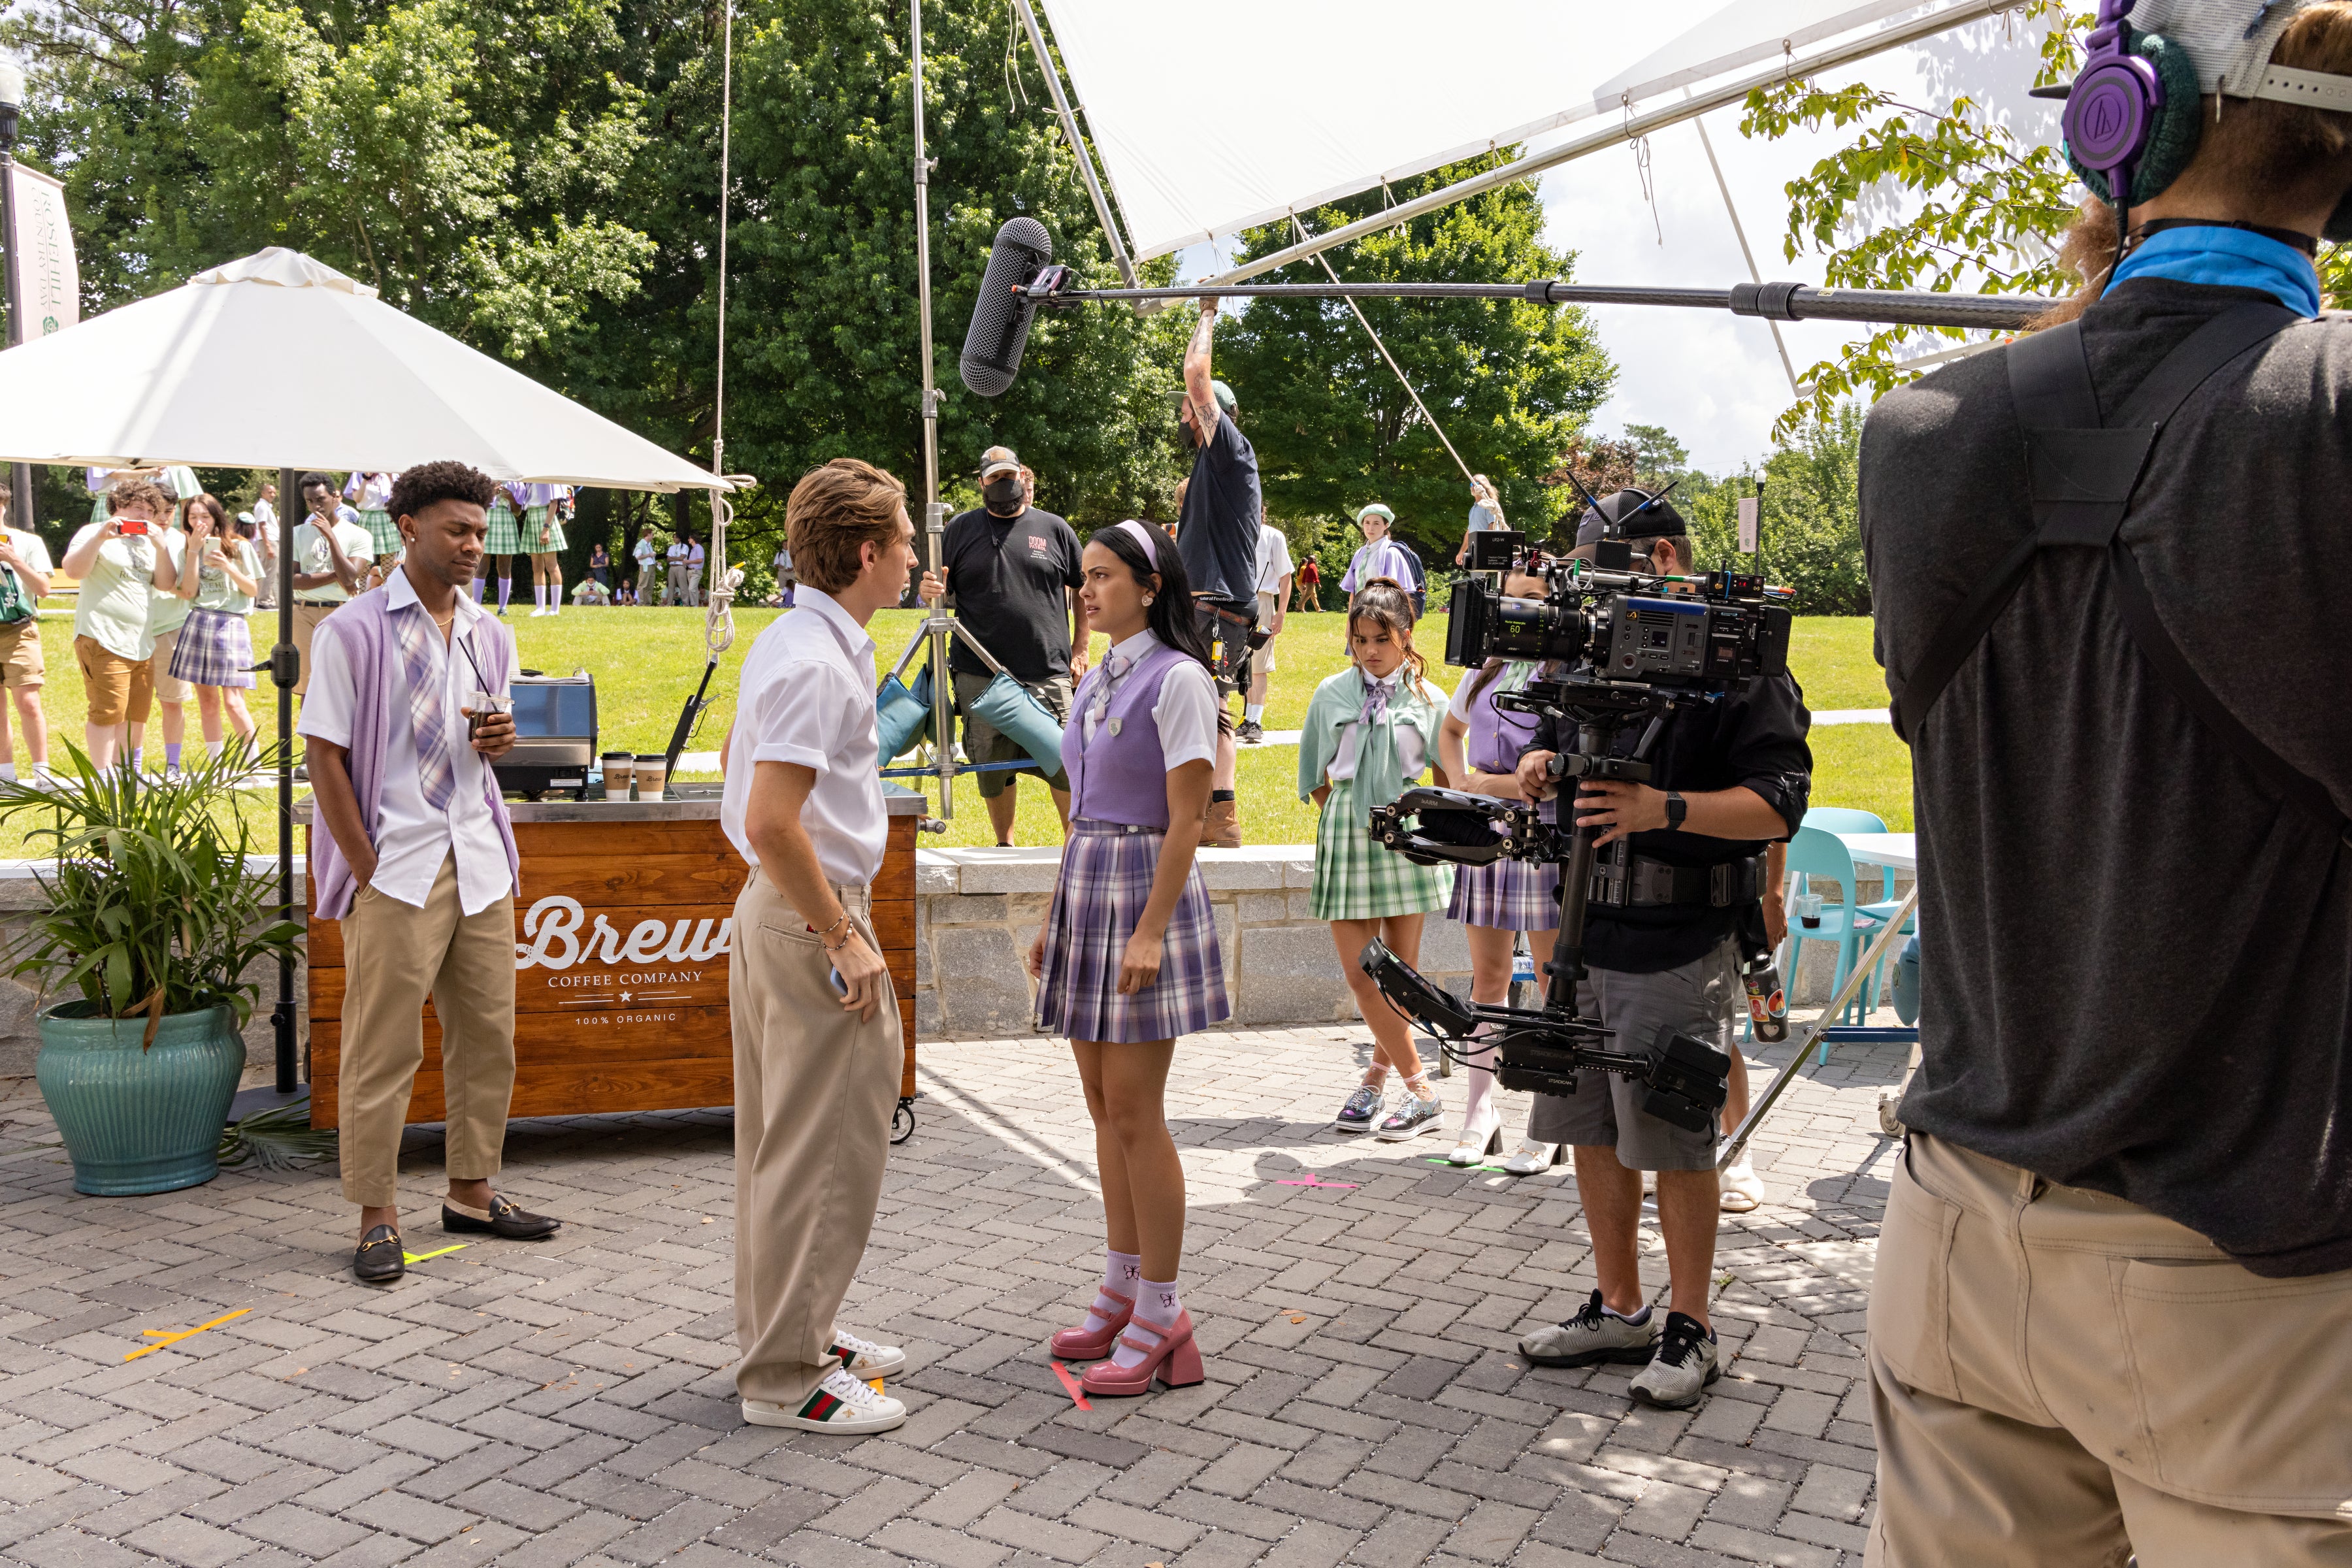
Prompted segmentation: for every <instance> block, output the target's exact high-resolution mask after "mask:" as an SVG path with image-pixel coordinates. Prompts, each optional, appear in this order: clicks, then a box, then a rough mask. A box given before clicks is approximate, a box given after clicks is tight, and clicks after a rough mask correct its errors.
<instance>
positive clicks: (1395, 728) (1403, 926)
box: [1298, 577, 1454, 1142]
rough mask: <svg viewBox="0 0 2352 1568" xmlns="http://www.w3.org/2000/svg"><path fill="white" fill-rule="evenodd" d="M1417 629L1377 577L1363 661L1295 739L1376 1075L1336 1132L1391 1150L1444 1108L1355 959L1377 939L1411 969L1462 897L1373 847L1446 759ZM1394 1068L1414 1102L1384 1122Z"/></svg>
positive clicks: (1365, 613)
mask: <svg viewBox="0 0 2352 1568" xmlns="http://www.w3.org/2000/svg"><path fill="white" fill-rule="evenodd" d="M1412 620H1413V616H1412V598H1411V597H1410V596H1408V595H1406V593H1405V592H1404V590H1403V589H1402V588H1401V587H1399V586H1398V585H1397V584H1396V583H1395V582H1394V581H1393V580H1391V579H1390V578H1386V577H1376V578H1374V579H1373V580H1372V581H1371V582H1370V584H1366V585H1365V586H1364V587H1363V588H1362V589H1361V590H1360V592H1359V593H1358V594H1357V595H1356V599H1355V603H1354V604H1353V605H1351V606H1350V607H1349V613H1348V652H1349V658H1352V659H1353V660H1354V663H1353V665H1352V667H1351V668H1347V669H1344V670H1341V671H1340V672H1339V674H1337V675H1335V676H1332V677H1331V678H1330V679H1328V680H1326V681H1324V682H1323V683H1322V684H1321V685H1320V686H1318V687H1317V688H1316V689H1315V696H1314V699H1313V700H1311V701H1309V702H1308V703H1307V723H1306V726H1305V728H1304V729H1302V730H1301V731H1300V732H1299V737H1298V796H1299V798H1300V799H1301V800H1313V801H1314V802H1315V803H1316V804H1317V805H1320V806H1321V807H1322V808H1323V820H1322V822H1321V824H1320V825H1319V826H1318V827H1317V829H1316V833H1315V888H1314V893H1313V895H1312V901H1311V903H1310V904H1309V906H1308V907H1309V910H1310V911H1311V912H1312V913H1313V915H1314V917H1315V918H1316V919H1317V920H1319V921H1330V922H1331V940H1332V943H1333V945H1334V946H1336V947H1337V948H1338V949H1339V972H1340V973H1341V974H1343V975H1344V976H1346V978H1347V982H1348V989H1349V991H1350V992H1352V993H1353V994H1355V998H1356V1006H1357V1008H1358V1010H1359V1011H1360V1012H1361V1013H1362V1014H1363V1016H1364V1022H1365V1023H1366V1024H1367V1025H1369V1026H1370V1028H1371V1031H1372V1065H1371V1067H1370V1068H1369V1069H1368V1070H1367V1071H1366V1072H1365V1074H1364V1080H1363V1082H1362V1083H1361V1084H1360V1086H1358V1088H1357V1089H1356V1092H1355V1093H1353V1094H1352V1095H1349V1097H1348V1102H1347V1103H1346V1104H1345V1105H1343V1106H1341V1107H1340V1109H1339V1116H1338V1118H1337V1119H1336V1121H1334V1125H1335V1126H1336V1127H1338V1129H1339V1131H1342V1132H1363V1131H1377V1132H1378V1133H1379V1135H1380V1136H1381V1137H1382V1138H1386V1139H1389V1140H1391V1141H1392V1142H1398V1141H1402V1140H1404V1139H1407V1138H1416V1137H1419V1136H1420V1135H1421V1134H1422V1133H1423V1132H1427V1131H1433V1130H1434V1129H1436V1128H1438V1127H1439V1126H1440V1125H1441V1124H1442V1107H1441V1106H1440V1104H1439V1102H1438V1100H1437V1097H1436V1096H1435V1095H1434V1094H1433V1093H1431V1092H1430V1089H1429V1084H1428V1075H1427V1073H1426V1072H1425V1071H1424V1070H1423V1068H1422V1065H1421V1058H1420V1056H1419V1054H1418V1053H1416V1052H1415V1051H1414V1050H1413V1048H1412V1035H1411V1033H1410V1032H1409V1031H1408V1029H1407V1028H1406V1026H1405V1021H1404V1016H1403V1015H1402V1014H1401V1013H1399V1012H1397V1011H1396V1010H1395V1009H1394V1008H1392V1007H1391V1006H1390V1005H1388V1003H1387V1002H1386V1001H1385V1000H1384V999H1383V998H1382V997H1381V994H1380V991H1379V989H1378V988H1377V987H1376V986H1374V985H1373V984H1372V983H1371V981H1370V978H1369V977H1368V976H1366V974H1365V973H1364V972H1363V970H1362V968H1361V967H1360V966H1359V964H1358V963H1357V962H1356V957H1357V954H1359V953H1360V952H1362V951H1363V949H1364V944H1365V943H1366V942H1370V941H1371V940H1372V939H1373V938H1374V937H1378V938H1380V939H1381V941H1382V942H1386V943H1387V944H1388V946H1389V949H1390V951H1391V952H1394V953H1395V954H1396V955H1397V956H1398V957H1400V958H1402V959H1403V960H1404V961H1405V962H1406V963H1417V962H1419V960H1420V957H1421V925H1422V919H1423V916H1424V915H1426V914H1427V913H1428V912H1429V911H1430V910H1442V909H1444V907H1445V900H1446V898H1447V896H1448V895H1449V894H1450V893H1451V892H1452V891H1453V889H1454V872H1453V868H1451V867H1446V866H1416V865H1414V864H1413V863H1412V861H1410V860H1407V859H1406V858H1404V857H1403V856H1402V855H1391V853H1389V852H1388V851H1387V850H1386V849H1383V848H1381V847H1380V846H1379V845H1378V844H1376V843H1374V842H1373V841H1372V837H1371V830H1370V817H1369V815H1368V814H1369V813H1370V810H1371V808H1372V807H1373V806H1376V805H1387V804H1388V803H1389V802H1391V801H1392V800H1394V799H1396V797H1397V796H1399V795H1402V794H1403V793H1404V792H1405V790H1406V788H1407V787H1409V786H1410V785H1412V784H1414V783H1416V782H1418V780H1419V779H1420V776H1421V774H1422V773H1423V769H1424V768H1427V767H1429V766H1431V765H1432V764H1433V763H1435V762H1436V760H1437V733H1438V729H1439V726H1440V725H1442V724H1443V723H1444V721H1445V693H1444V691H1441V690H1440V689H1437V688H1436V687H1434V686H1433V685H1431V684H1430V682H1429V680H1428V679H1427V677H1426V676H1425V675H1424V674H1423V661H1422V657H1421V655H1420V654H1419V653H1417V652H1415V651H1414V649H1413V646H1412ZM1439 782H1441V783H1443V782H1444V778H1443V774H1440V775H1439ZM1391 1068H1393V1069H1395V1071H1396V1072H1397V1073H1398V1074H1399V1075H1401V1076H1402V1078H1403V1079H1404V1084H1405V1088H1406V1089H1408V1090H1409V1091H1410V1092H1409V1093H1408V1095H1407V1096H1406V1098H1405V1099H1404V1100H1403V1102H1402V1104H1401V1105H1400V1107H1399V1108H1398V1109H1397V1110H1396V1111H1395V1112H1394V1113H1392V1114H1391V1115H1390V1116H1388V1117H1387V1118H1386V1120H1382V1118H1381V1111H1382V1110H1383V1104H1382V1101H1383V1089H1384V1085H1385V1084H1386V1081H1387V1079H1388V1075H1389V1072H1390V1070H1391Z"/></svg>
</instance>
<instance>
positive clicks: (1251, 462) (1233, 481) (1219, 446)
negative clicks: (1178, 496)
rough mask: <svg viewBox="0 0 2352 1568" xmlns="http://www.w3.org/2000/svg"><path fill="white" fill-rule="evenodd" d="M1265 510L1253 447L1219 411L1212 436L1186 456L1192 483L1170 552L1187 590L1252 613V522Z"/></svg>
mask: <svg viewBox="0 0 2352 1568" xmlns="http://www.w3.org/2000/svg"><path fill="white" fill-rule="evenodd" d="M1264 511H1265V506H1264V504H1263V502H1262V499H1261V497H1260V495H1259V492H1258V482H1257V451H1256V448H1255V447H1252V446H1251V445H1250V444H1249V441H1248V438H1247V437H1244V436H1243V435H1242V433H1241V429H1240V427H1239V426H1236V425H1235V424H1234V422H1233V418H1232V416H1230V415H1226V414H1222V413H1221V414H1219V415H1218V416H1217V431H1216V434H1215V435H1213V436H1212V437H1209V444H1208V445H1207V446H1205V447H1200V448H1198V449H1197V450H1195V451H1194V452H1193V454H1192V483H1191V484H1189V485H1187V486H1185V487H1184V510H1183V513H1182V515H1181V517H1180V518H1179V520H1178V522H1179V527H1178V528H1177V530H1176V552H1177V554H1179V555H1180V556H1181V557H1182V558H1183V561H1184V579H1185V581H1186V582H1188V583H1190V584H1192V592H1193V593H1195V594H1206V595H1209V596H1210V597H1212V598H1213V599H1216V600H1219V601H1221V602H1222V603H1224V604H1227V605H1234V606H1236V607H1239V608H1243V609H1246V610H1248V611H1249V612H1250V613H1252V614H1255V613H1256V610H1257V524H1258V518H1259V515H1260V514H1261V513H1262V512H1264Z"/></svg>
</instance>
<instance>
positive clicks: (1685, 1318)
mask: <svg viewBox="0 0 2352 1568" xmlns="http://www.w3.org/2000/svg"><path fill="white" fill-rule="evenodd" d="M1651 500H1652V498H1651V496H1650V494H1649V492H1647V491H1644V490H1639V489H1628V490H1620V491H1618V492H1616V493H1615V494H1613V495H1610V496H1607V497H1604V498H1603V499H1602V500H1601V508H1600V510H1601V514H1602V515H1603V516H1604V517H1605V518H1607V519H1608V520H1610V521H1612V523H1613V522H1616V521H1618V520H1619V519H1621V518H1622V519H1624V520H1625V521H1624V524H1623V526H1624V527H1625V529H1626V533H1627V536H1628V537H1632V538H1633V547H1634V549H1635V550H1636V551H1638V552H1654V553H1655V554H1656V555H1657V556H1658V557H1659V558H1660V559H1662V560H1663V559H1664V557H1665V555H1666V552H1667V551H1668V550H1671V551H1672V553H1673V559H1675V561H1688V560H1690V559H1691V547H1690V542H1689V540H1688V537H1687V534H1686V531H1685V524H1684V522H1683V520H1682V518H1681V517H1680V515H1679V514H1677V513H1676V512H1675V510H1674V508H1673V507H1672V505H1671V504H1669V503H1667V502H1664V501H1658V502H1656V503H1655V504H1654V505H1647V509H1646V510H1642V509H1643V508H1644V506H1645V504H1646V503H1649V502H1650V501H1651ZM1637 514H1638V515H1637ZM1810 727H1811V716H1810V715H1809V714H1807V712H1806V711H1805V705H1804V700H1803V694H1802V693H1801V692H1800V691H1799V690H1798V689H1797V683H1796V682H1795V681H1794V680H1792V679H1790V678H1789V677H1787V676H1785V675H1780V676H1758V677H1755V678H1753V679H1749V680H1748V681H1747V682H1746V683H1745V684H1744V685H1742V686H1740V687H1738V688H1737V689H1734V690H1732V691H1729V692H1727V693H1725V694H1724V695H1723V696H1722V697H1720V698H1718V699H1717V700H1714V701H1710V702H1699V703H1684V704H1680V705H1678V706H1676V707H1675V710H1674V711H1673V713H1672V715H1671V716H1670V717H1669V718H1668V719H1667V721H1666V723H1665V727H1664V731H1661V733H1660V735H1659V738H1658V742H1657V743H1656V745H1655V746H1654V748H1653V749H1652V751H1651V753H1650V763H1651V768H1652V773H1651V782H1650V783H1647V784H1635V783H1633V782H1631V781H1629V780H1618V779H1599V780H1596V779H1587V780H1583V781H1580V784H1579V786H1578V790H1577V799H1576V803H1575V809H1576V813H1577V819H1578V821H1579V823H1580V825H1585V826H1594V827H1597V828H1599V829H1600V832H1599V834H1598V836H1597V837H1595V839H1594V841H1593V842H1594V845H1595V847H1596V848H1597V849H1598V851H1599V854H1598V855H1597V856H1596V858H1595V868H1594V876H1593V879H1592V881H1591V901H1590V904H1589V906H1588V915H1587V920H1586V925H1585V937H1584V961H1585V968H1586V971H1587V978H1586V981H1585V983H1584V984H1583V985H1582V986H1581V987H1580V994H1579V998H1578V1002H1579V1007H1578V1010H1579V1012H1580V1013H1581V1014H1583V1015H1584V1016H1587V1017H1596V1018H1598V1019H1599V1020H1600V1021H1601V1023H1602V1024H1604V1025H1606V1026H1608V1027H1609V1028H1611V1029H1612V1030H1613V1031H1614V1037H1613V1040H1612V1044H1613V1045H1614V1046H1615V1047H1616V1048H1617V1049H1620V1050H1625V1051H1651V1052H1655V1051H1659V1050H1661V1049H1663V1048H1664V1041H1663V1040H1662V1038H1661V1032H1662V1031H1668V1032H1680V1033H1683V1034H1687V1035H1690V1036H1692V1037H1696V1038H1697V1039H1698V1040H1699V1041H1701V1042H1702V1043H1704V1044H1706V1045H1710V1046H1713V1047H1716V1048H1717V1049H1718V1050H1720V1051H1722V1052H1724V1054H1725V1055H1727V1056H1728V1055H1729V1054H1730V1053H1731V1050H1732V1040H1731V1026H1730V1022H1731V1017H1732V1015H1733V1010H1734V1008H1735V1007H1737V1006H1738V1005H1741V1003H1742V999H1743V987H1742V985H1741V983H1740V977H1739V960H1740V956H1741V954H1742V953H1743V952H1752V951H1755V950H1757V949H1759V948H1761V947H1763V946H1764V945H1765V942H1764V929H1765V911H1764V901H1765V900H1766V899H1767V898H1768V897H1777V895H1778V891H1779V889H1774V888H1769V887H1768V886H1767V885H1766V883H1767V872H1766V869H1765V865H1766V851H1767V849H1768V848H1769V846H1770V845H1771V844H1772V843H1773V842H1775V841H1779V840H1783V839H1788V838H1790V837H1795V835H1796V832H1797V828H1798V826H1799V825H1800V824H1801V822H1802V821H1803V820H1804V816H1805V805H1806V800H1807V798H1808V796H1809V795H1810V794H1811V779H1812V752H1811V750H1810V749H1809V748H1808V747H1807V746H1806V744H1805V735H1806V731H1807V730H1808V729H1809V728H1810ZM1643 728H1644V726H1643V725H1638V724H1637V725H1633V726H1629V727H1628V728H1626V729H1625V730H1624V731H1621V732H1620V734H1619V738H1618V742H1617V747H1618V751H1619V753H1620V754H1630V753H1631V752H1632V750H1633V746H1634V744H1635V742H1636V741H1637V740H1638V739H1639V737H1640V735H1641V732H1642V731H1643ZM1574 734H1575V729H1574V721H1573V720H1569V721H1559V720H1555V719H1551V718H1546V719H1544V720H1543V721H1541V722H1540V723H1539V724H1538V727H1537V730H1536V733H1535V737H1534V740H1533V742H1531V744H1530V745H1529V747H1528V751H1527V752H1526V753H1525V754H1524V755H1522V756H1521V758H1520V759H1519V771H1518V783H1519V789H1520V793H1521V794H1522V795H1525V796H1527V798H1528V799H1530V800H1540V799H1544V798H1546V797H1548V796H1549V795H1552V794H1553V793H1555V792H1556V790H1557V789H1558V787H1559V781H1558V780H1556V779H1554V778H1552V777H1551V776H1550V763H1551V761H1552V758H1553V756H1554V755H1555V754H1556V753H1557V752H1561V751H1564V750H1571V749H1573V737H1574ZM1642 1100H1643V1088H1642V1086H1641V1085H1639V1084H1638V1083H1635V1082H1633V1081H1632V1080H1629V1079H1624V1078H1622V1077H1619V1076H1617V1075H1615V1074H1604V1073H1584V1074H1581V1075H1580V1077H1579V1079H1578V1083H1577V1092H1576V1093H1574V1094H1572V1095H1538V1096H1537V1097H1536V1103H1535V1106H1534V1109H1533V1110H1532V1111H1531V1113H1530V1114H1529V1116H1528V1137H1529V1138H1530V1139H1534V1140H1537V1141H1539V1142H1555V1143H1563V1144H1567V1145H1570V1146H1571V1147H1572V1148H1574V1150H1575V1151H1576V1184H1577V1191H1578V1194H1579V1196H1580V1198H1581V1200H1582V1202H1583V1205H1584V1217H1585V1223H1586V1225H1587V1226H1588V1227H1589V1228H1590V1229H1591V1233H1592V1267H1593V1273H1594V1277H1595V1278H1596V1279H1597V1280H1598V1281H1599V1284H1600V1288H1599V1289H1596V1290H1594V1291H1593V1292H1592V1294H1591V1298H1590V1299H1589V1300H1587V1301H1586V1303H1585V1305H1584V1308H1583V1310H1580V1311H1579V1312H1578V1313H1577V1314H1576V1316H1574V1317H1573V1318H1570V1320H1569V1321H1566V1322H1564V1323H1560V1324H1559V1325H1557V1326H1555V1327H1550V1328H1544V1329H1538V1331H1535V1332H1534V1333H1531V1334H1529V1335H1528V1337H1527V1338H1526V1339H1524V1340H1522V1341H1521V1342H1520V1343H1519V1348H1520V1350H1521V1351H1522V1352H1524V1353H1525V1354H1526V1355H1527V1356H1528V1359H1529V1360H1531V1361H1533V1362H1535V1363H1537V1364H1538V1365H1541V1366H1591V1365H1596V1364H1599V1363H1604V1362H1619V1363H1627V1364H1639V1365H1640V1366H1641V1367H1642V1370H1641V1371H1640V1372H1639V1373H1636V1374H1635V1375H1634V1377H1633V1398H1634V1399H1635V1400H1636V1401H1638V1402H1639V1403H1641V1404H1643V1405H1656V1406H1659V1407H1661V1408H1664V1409H1669V1410H1683V1409H1687V1408H1689V1407H1690V1406H1692V1405H1696V1404H1697V1403H1698V1402H1699V1400H1700V1399H1701V1398H1702V1397H1704V1396H1705V1394H1706V1386H1707V1384H1711V1383H1713V1382H1715V1381H1716V1379H1717V1378H1718V1377H1720V1376H1721V1375H1722V1369H1721V1366H1720V1364H1719V1363H1718V1360H1717V1353H1716V1337H1715V1331H1714V1329H1713V1328H1712V1327H1710V1326H1709V1323H1708V1321H1707V1301H1708V1297H1709V1294H1710V1291H1711V1287H1712V1284H1713V1275H1714V1271H1715V1230H1716V1222H1717V1215H1718V1214H1719V1212H1720V1210H1719V1205H1720V1202H1721V1199H1720V1194H1719V1192H1718V1190H1717V1184H1716V1174H1715V1139H1716V1131H1715V1128H1714V1126H1713V1125H1712V1123H1710V1125H1709V1126H1708V1127H1707V1128H1706V1130H1705V1131H1697V1132H1691V1131H1685V1130H1684V1129H1682V1128H1680V1127H1676V1126H1675V1125H1673V1124H1671V1123H1669V1122H1666V1121H1661V1120H1659V1119H1658V1118H1656V1117H1654V1116H1651V1115H1649V1114H1648V1113H1647V1112H1645V1111H1643V1110H1642V1109H1641V1103H1642ZM1644 1171H1655V1172H1656V1173H1658V1228H1659V1229H1660V1230H1661V1231H1663V1232H1664V1235H1665V1241H1666V1266H1667V1272H1668V1275H1669V1277H1670V1279H1671V1294H1670V1295H1669V1297H1668V1300H1667V1303H1666V1311H1665V1314H1664V1324H1663V1325H1661V1324H1660V1322H1659V1321H1658V1319H1657V1315H1656V1313H1655V1311H1654V1309H1653V1308H1652V1307H1651V1305H1650V1301H1649V1298H1648V1296H1647V1295H1646V1294H1645V1293H1644V1291H1643V1286H1642V1279H1641V1269H1640V1254H1639V1233H1640V1226H1641V1218H1642V1173H1643V1172H1644Z"/></svg>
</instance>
